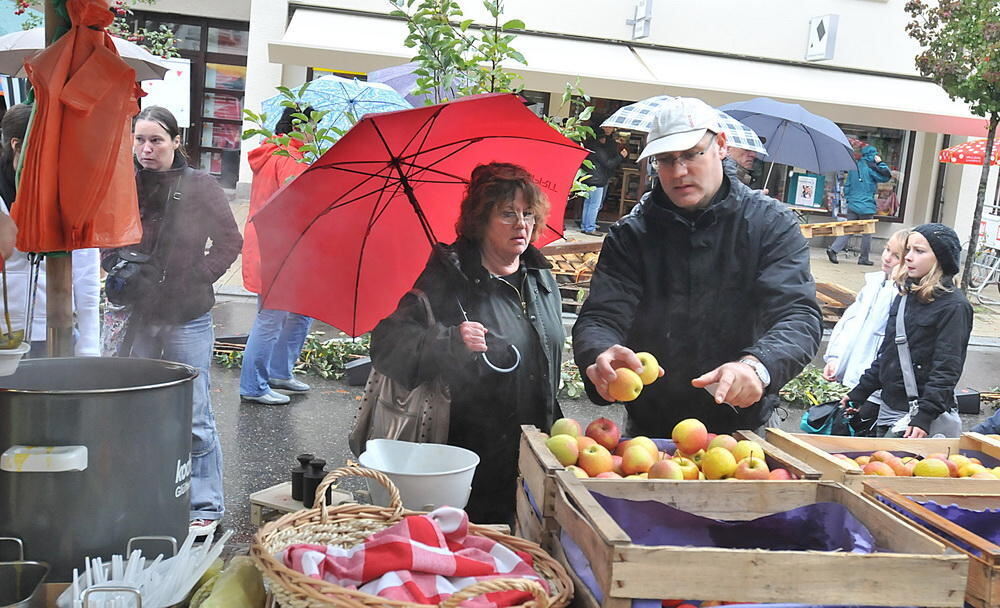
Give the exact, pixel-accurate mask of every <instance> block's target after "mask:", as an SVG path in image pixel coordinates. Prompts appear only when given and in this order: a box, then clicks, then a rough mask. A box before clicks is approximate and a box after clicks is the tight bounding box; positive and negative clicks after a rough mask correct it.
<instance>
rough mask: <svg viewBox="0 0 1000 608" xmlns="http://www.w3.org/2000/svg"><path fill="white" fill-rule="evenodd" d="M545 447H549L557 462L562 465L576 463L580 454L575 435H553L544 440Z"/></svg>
mask: <svg viewBox="0 0 1000 608" xmlns="http://www.w3.org/2000/svg"><path fill="white" fill-rule="evenodd" d="M545 447H547V448H549V451H550V452H552V454H553V455H554V456H555V457H556V460H558V461H559V464H561V465H563V466H564V467H565V466H569V465H571V464H576V459H577V457H578V456H579V455H580V446H579V445H577V443H576V437H572V436H570V435H553V436H551V437H549V438H548V439H546V440H545Z"/></svg>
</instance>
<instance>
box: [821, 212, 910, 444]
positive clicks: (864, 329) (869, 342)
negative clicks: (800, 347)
mask: <svg viewBox="0 0 1000 608" xmlns="http://www.w3.org/2000/svg"><path fill="white" fill-rule="evenodd" d="M908 234H909V231H907V230H899V231H897V232H896V233H894V234H893V235H892V236H891V237H889V240H888V241H887V242H886V244H885V249H884V250H882V269H881V270H879V271H878V272H869V273H867V274H865V285H864V287H862V288H861V291H860V292H859V293H858V297H857V298H856V299H855V300H854V303H853V304H851V305H850V306H849V307H848V308H847V310H846V311H844V315H843V316H842V317H841V318H840V321H838V322H837V325H836V326H834V328H833V333H831V334H830V342H829V344H828V345H827V347H826V354H825V355H824V356H823V360H824V361H825V362H826V365H825V366H824V367H823V377H824V378H826V379H827V380H829V381H830V382H840V383H841V384H844V385H845V386H847V388H849V389H852V388H854V387H855V385H857V383H858V380H859V379H860V378H861V375H862V374H864V373H865V370H867V369H868V368H869V367H870V366H871V363H872V361H874V360H875V356H876V355H877V354H878V348H879V346H880V345H881V344H882V337H883V336H884V335H885V321H886V319H887V318H888V317H889V306H890V305H891V304H892V300H893V298H895V297H896V296H897V295H898V294H899V288H898V287H897V286H896V284H895V283H894V282H893V280H892V279H891V278H890V277H891V276H892V270H893V269H894V268H895V267H896V265H898V264H899V262H900V261H901V260H902V259H903V249H904V247H905V246H906V237H907V235H908ZM881 405H882V398H881V394H880V391H876V392H875V393H874V394H872V396H871V397H869V398H868V401H867V402H866V403H865V404H864V405H862V406H861V408H860V409H859V410H858V412H857V413H856V414H855V415H854V417H853V418H852V420H851V426H852V427H854V431H855V433H856V434H858V435H867V434H868V432H870V431H871V430H872V428H873V427H874V424H875V421H876V419H877V418H878V412H879V406H881Z"/></svg>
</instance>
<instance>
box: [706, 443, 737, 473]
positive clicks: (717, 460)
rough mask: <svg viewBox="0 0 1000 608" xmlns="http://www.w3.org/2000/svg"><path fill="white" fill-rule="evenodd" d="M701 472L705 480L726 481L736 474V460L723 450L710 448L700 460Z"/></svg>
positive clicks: (731, 454) (727, 451)
mask: <svg viewBox="0 0 1000 608" xmlns="http://www.w3.org/2000/svg"><path fill="white" fill-rule="evenodd" d="M701 471H702V473H704V474H705V478H706V479H728V478H729V477H732V476H733V473H734V472H736V458H734V457H733V453H732V452H730V451H729V450H727V449H725V448H712V449H711V450H709V451H707V452H705V457H704V458H702V459H701Z"/></svg>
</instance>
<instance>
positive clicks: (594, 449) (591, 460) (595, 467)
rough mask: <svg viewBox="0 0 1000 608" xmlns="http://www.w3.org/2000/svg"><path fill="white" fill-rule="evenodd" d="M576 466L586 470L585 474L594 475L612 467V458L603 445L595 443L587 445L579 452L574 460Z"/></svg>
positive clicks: (605, 471) (606, 471)
mask: <svg viewBox="0 0 1000 608" xmlns="http://www.w3.org/2000/svg"><path fill="white" fill-rule="evenodd" d="M576 466H578V467H580V468H581V469H583V470H584V471H586V472H587V475H590V476H591V477H596V476H597V475H599V474H601V473H608V472H610V471H612V470H613V469H614V459H613V458H611V452H609V451H608V450H607V449H606V448H605V447H604V446H602V445H597V444H596V443H595V444H594V445H592V446H589V447H587V448H586V449H585V450H583V451H582V452H580V456H579V458H577V460H576Z"/></svg>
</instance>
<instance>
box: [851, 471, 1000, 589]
mask: <svg viewBox="0 0 1000 608" xmlns="http://www.w3.org/2000/svg"><path fill="white" fill-rule="evenodd" d="M917 480H919V481H922V482H924V483H923V484H922V485H921V486H920V487H917V486H914V485H912V484H909V483H904V484H901V483H899V482H906V481H913V479H912V478H897V479H893V478H891V477H887V478H882V479H877V480H866V481H865V483H864V486H863V487H864V491H865V494H866V495H867V496H870V497H871V498H872V499H873V500H875V501H877V502H878V503H879V504H883V505H887V506H888V507H889V508H891V509H892V510H893V512H898V513H900V514H901V516H904V517H906V518H907V521H909V522H910V523H914V522H915V523H916V525H917V526H918V527H919V528H920V529H922V530H923V531H925V532H927V533H928V534H929V535H930V536H932V537H934V538H936V539H937V540H939V541H941V542H942V543H944V544H946V545H948V546H950V547H952V548H953V549H954V550H955V551H958V552H961V553H964V554H966V555H968V556H969V574H968V581H967V583H966V588H965V601H966V602H967V603H969V604H971V605H972V606H975V608H998V607H1000V546H997V545H996V544H994V543H992V542H990V541H989V540H987V539H985V538H983V537H981V536H979V535H977V534H974V533H972V532H970V531H969V530H967V529H965V528H963V527H961V526H959V525H957V524H955V523H952V522H951V521H948V520H947V519H945V518H944V517H941V516H940V515H938V514H936V513H934V512H932V511H930V510H929V509H927V508H926V507H924V506H922V505H920V504H919V503H918V502H917V501H918V500H933V501H934V502H936V503H938V504H955V505H958V506H960V507H965V508H968V509H977V510H978V509H1000V481H990V480H976V481H980V482H981V483H980V484H979V487H977V488H976V490H977V491H976V492H975V493H965V492H962V493H958V492H956V491H955V484H950V483H948V481H949V480H947V479H931V478H917ZM998 517H1000V515H998ZM956 541H958V542H956ZM960 543H964V544H965V545H967V547H966V546H962V545H961V544H960Z"/></svg>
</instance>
